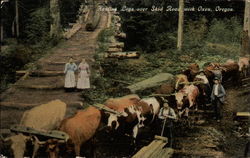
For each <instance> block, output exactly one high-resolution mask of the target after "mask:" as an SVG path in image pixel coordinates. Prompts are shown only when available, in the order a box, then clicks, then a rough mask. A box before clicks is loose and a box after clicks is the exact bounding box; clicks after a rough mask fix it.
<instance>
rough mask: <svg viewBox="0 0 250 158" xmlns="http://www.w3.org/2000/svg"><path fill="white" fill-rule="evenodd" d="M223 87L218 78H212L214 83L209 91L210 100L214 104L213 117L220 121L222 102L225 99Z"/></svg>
mask: <svg viewBox="0 0 250 158" xmlns="http://www.w3.org/2000/svg"><path fill="white" fill-rule="evenodd" d="M225 95H226V92H225V89H224V87H223V86H222V84H221V83H220V80H219V78H217V77H215V78H214V85H213V90H212V93H211V101H212V104H213V106H214V111H215V115H216V116H215V118H216V119H217V121H218V122H220V120H221V118H222V113H221V112H222V111H221V108H222V104H223V103H224V100H225Z"/></svg>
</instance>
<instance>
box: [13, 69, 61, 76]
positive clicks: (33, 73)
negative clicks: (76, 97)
mask: <svg viewBox="0 0 250 158" xmlns="http://www.w3.org/2000/svg"><path fill="white" fill-rule="evenodd" d="M26 72H27V71H23V70H21V71H16V75H19V76H23V75H25V74H26ZM29 75H30V76H35V77H37V76H39V77H48V76H60V75H64V72H63V71H31V72H30V73H29Z"/></svg>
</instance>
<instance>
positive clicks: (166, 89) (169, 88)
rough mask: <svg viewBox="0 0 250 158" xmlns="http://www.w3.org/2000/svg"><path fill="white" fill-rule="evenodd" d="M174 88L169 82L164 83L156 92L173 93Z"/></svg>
mask: <svg viewBox="0 0 250 158" xmlns="http://www.w3.org/2000/svg"><path fill="white" fill-rule="evenodd" d="M174 90H175V87H174V85H173V84H171V83H164V84H162V85H161V86H160V87H159V88H158V89H157V90H156V91H155V93H156V94H170V93H173V92H174Z"/></svg>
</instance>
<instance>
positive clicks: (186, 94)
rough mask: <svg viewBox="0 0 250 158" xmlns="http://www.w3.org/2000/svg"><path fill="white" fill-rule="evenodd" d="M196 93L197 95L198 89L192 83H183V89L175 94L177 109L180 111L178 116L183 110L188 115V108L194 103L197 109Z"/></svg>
mask: <svg viewBox="0 0 250 158" xmlns="http://www.w3.org/2000/svg"><path fill="white" fill-rule="evenodd" d="M198 95H199V89H198V88H197V87H196V86H194V85H185V86H184V88H183V89H181V90H179V91H178V92H177V93H176V94H175V99H176V102H177V109H178V110H179V111H180V113H179V115H180V116H181V115H182V113H183V112H185V115H186V116H188V110H189V108H191V107H193V106H194V105H195V106H196V107H195V109H196V110H197V108H198V105H197V97H198ZM188 105H189V106H188ZM181 111H182V112H181Z"/></svg>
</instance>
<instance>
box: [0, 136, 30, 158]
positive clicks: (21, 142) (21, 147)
mask: <svg viewBox="0 0 250 158" xmlns="http://www.w3.org/2000/svg"><path fill="white" fill-rule="evenodd" d="M30 140H32V139H31V137H29V136H25V135H23V134H18V135H14V136H10V137H7V138H5V139H4V141H5V142H6V143H8V142H9V143H10V144H11V146H10V148H11V150H12V152H13V155H14V157H15V158H22V157H23V156H24V153H25V150H26V143H27V142H28V141H30Z"/></svg>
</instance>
